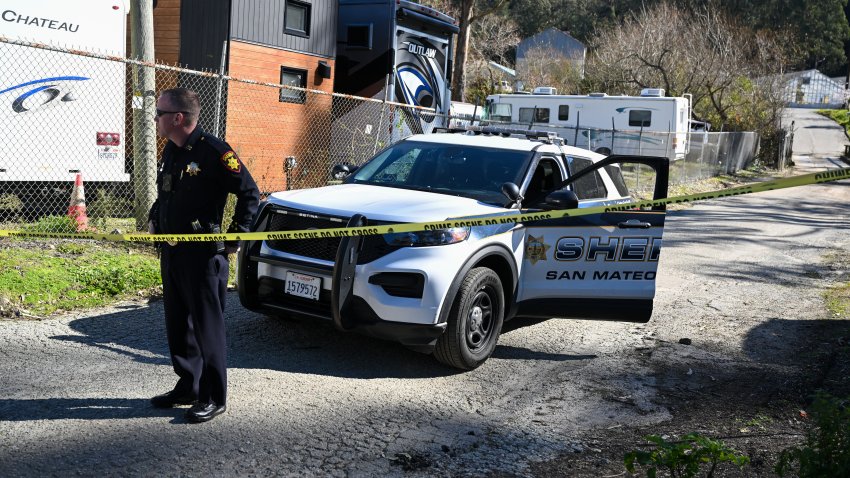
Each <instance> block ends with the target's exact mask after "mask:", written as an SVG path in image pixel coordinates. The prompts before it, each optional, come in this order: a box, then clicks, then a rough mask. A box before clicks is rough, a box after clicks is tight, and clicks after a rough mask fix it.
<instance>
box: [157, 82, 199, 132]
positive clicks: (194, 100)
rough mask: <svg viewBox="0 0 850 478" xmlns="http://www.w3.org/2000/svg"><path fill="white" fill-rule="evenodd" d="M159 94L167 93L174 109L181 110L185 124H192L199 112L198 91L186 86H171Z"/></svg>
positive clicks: (196, 119)
mask: <svg viewBox="0 0 850 478" xmlns="http://www.w3.org/2000/svg"><path fill="white" fill-rule="evenodd" d="M161 95H168V99H169V100H171V104H172V105H173V106H174V108H175V110H176V111H183V112H184V116H185V117H186V123H187V124H194V123H195V122H197V121H198V116H200V114H201V99H200V97H198V93H196V92H194V91H193V90H190V89H188V88H171V89H168V90H163V91H162V93H161Z"/></svg>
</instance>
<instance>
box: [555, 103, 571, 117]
mask: <svg viewBox="0 0 850 478" xmlns="http://www.w3.org/2000/svg"><path fill="white" fill-rule="evenodd" d="M568 119H570V105H559V106H558V121H567V120H568Z"/></svg>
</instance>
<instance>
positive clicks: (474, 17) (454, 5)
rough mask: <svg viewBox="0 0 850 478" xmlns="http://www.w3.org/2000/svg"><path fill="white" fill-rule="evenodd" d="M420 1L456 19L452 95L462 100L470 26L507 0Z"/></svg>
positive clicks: (499, 7)
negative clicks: (456, 29)
mask: <svg viewBox="0 0 850 478" xmlns="http://www.w3.org/2000/svg"><path fill="white" fill-rule="evenodd" d="M422 3H423V4H426V5H428V6H431V7H434V8H436V9H438V10H441V11H444V12H446V13H449V12H451V13H449V14H451V15H453V16H454V17H455V18H456V19H457V20H458V28H459V30H460V31H459V32H458V35H457V43H456V46H455V61H454V71H453V72H452V86H453V90H452V97H453V99H455V100H458V101H463V100H464V96H465V95H464V92H465V88H466V62H467V60H468V56H469V48H470V38H471V36H472V26H473V25H474V24H475V23H477V22H479V21H481V20H482V19H483V18H486V17H488V16H490V15H492V14H493V13H496V12H498V11H500V10H501V9H502V8H504V7H505V5H507V4H508V0H425V1H423V2H422ZM447 4H448V5H447ZM449 5H450V6H449Z"/></svg>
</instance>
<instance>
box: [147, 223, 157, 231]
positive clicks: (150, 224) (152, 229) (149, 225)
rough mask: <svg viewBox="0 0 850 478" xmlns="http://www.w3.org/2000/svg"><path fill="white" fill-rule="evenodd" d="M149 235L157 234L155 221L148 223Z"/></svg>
mask: <svg viewBox="0 0 850 478" xmlns="http://www.w3.org/2000/svg"><path fill="white" fill-rule="evenodd" d="M148 233H149V234H156V227H154V225H153V221H148Z"/></svg>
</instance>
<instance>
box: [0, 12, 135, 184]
mask: <svg viewBox="0 0 850 478" xmlns="http://www.w3.org/2000/svg"><path fill="white" fill-rule="evenodd" d="M129 8H130V6H129V3H128V2H127V0H62V1H56V0H3V4H2V6H0V36H2V37H5V38H6V39H9V40H23V41H27V42H33V43H41V44H46V45H51V46H57V47H62V48H73V49H75V50H82V51H85V52H94V53H98V54H101V55H112V56H117V57H122V58H123V57H124V56H125V51H126V44H127V35H126V28H127V13H128V12H129ZM0 57H2V62H0V127H2V129H3V130H4V131H5V134H4V135H3V136H4V139H3V143H4V144H3V149H4V151H3V154H2V155H0V185H2V187H3V189H4V190H6V191H15V192H18V193H21V194H23V195H24V196H29V195H31V194H34V193H37V192H42V193H43V192H44V191H45V190H47V189H55V188H57V187H58V188H63V185H64V184H71V182H72V181H73V180H74V177H75V173H77V172H81V173H83V178H84V179H85V181H86V183H87V184H86V185H87V186H89V184H90V183H91V182H94V183H95V184H97V183H105V184H113V185H114V184H115V183H128V182H129V180H130V175H129V174H128V173H127V165H126V164H125V150H124V145H125V139H126V138H125V126H124V125H125V122H126V118H125V102H126V100H125V98H126V83H127V80H126V76H125V64H124V63H122V62H120V61H111V60H105V59H99V58H93V57H87V56H84V55H75V54H71V53H63V52H58V51H51V50H46V49H40V48H34V47H29V46H22V45H14V44H10V43H0ZM93 186H94V184H93Z"/></svg>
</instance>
